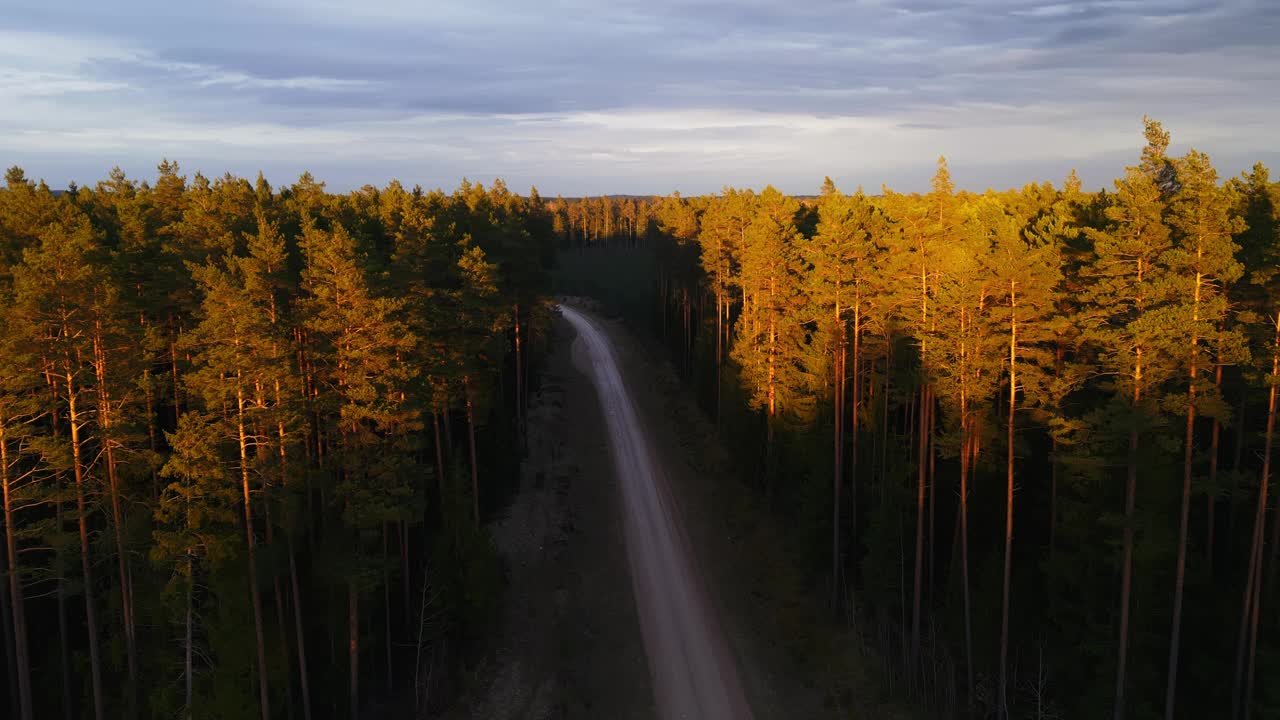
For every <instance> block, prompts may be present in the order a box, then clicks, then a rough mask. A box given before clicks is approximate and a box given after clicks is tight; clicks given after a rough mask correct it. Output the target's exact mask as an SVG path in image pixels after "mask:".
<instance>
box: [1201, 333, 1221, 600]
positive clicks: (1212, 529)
mask: <svg viewBox="0 0 1280 720" xmlns="http://www.w3.org/2000/svg"><path fill="white" fill-rule="evenodd" d="M1213 395H1214V397H1216V398H1218V399H1219V400H1221V399H1222V331H1221V329H1219V331H1218V356H1217V358H1216V362H1215V367H1214V372H1213ZM1221 437H1222V422H1221V421H1220V420H1218V417H1217V415H1215V416H1214V418H1213V429H1212V430H1211V431H1210V435H1209V492H1208V493H1207V494H1206V496H1205V505H1206V507H1205V511H1206V519H1207V523H1208V524H1207V527H1206V528H1205V563H1206V565H1207V571H1208V575H1209V577H1210V579H1212V578H1213V564H1214V555H1215V554H1216V552H1215V542H1214V541H1215V540H1216V539H1217V524H1218V508H1217V500H1218V454H1219V448H1220V447H1221Z"/></svg>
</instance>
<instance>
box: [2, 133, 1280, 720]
mask: <svg viewBox="0 0 1280 720" xmlns="http://www.w3.org/2000/svg"><path fill="white" fill-rule="evenodd" d="M1144 129H1145V141H1146V145H1145V147H1143V148H1142V149H1141V152H1140V153H1135V160H1134V165H1133V166H1132V167H1129V168H1127V169H1126V170H1125V172H1124V175H1123V177H1121V178H1119V179H1117V180H1115V182H1114V184H1113V185H1112V186H1111V187H1109V188H1107V189H1105V190H1102V191H1098V192H1092V191H1086V190H1085V189H1084V188H1083V187H1082V184H1081V182H1080V180H1079V179H1078V178H1077V177H1076V175H1075V173H1072V174H1071V175H1070V176H1069V177H1067V178H1066V180H1065V181H1064V182H1063V183H1062V185H1061V187H1057V186H1055V185H1053V184H1050V183H1033V184H1028V185H1026V186H1024V187H1023V188H1021V189H1017V190H1009V191H986V192H983V193H975V192H969V191H958V190H957V189H956V187H955V184H954V183H953V181H952V179H951V176H950V171H949V169H948V167H947V165H946V163H945V161H943V160H940V161H939V164H938V169H937V173H936V175H935V176H934V178H933V181H932V186H931V190H929V191H928V192H924V193H909V194H907V193H898V192H894V191H893V190H891V189H889V188H883V189H882V190H881V191H880V192H879V193H877V194H868V193H866V192H864V191H863V190H861V189H858V190H857V191H856V192H854V193H853V194H848V193H845V192H842V191H841V190H839V189H837V188H836V186H835V185H834V183H832V182H831V181H830V180H827V182H826V183H825V184H824V185H823V187H822V191H821V194H820V195H817V196H811V197H796V196H789V195H787V194H784V193H782V192H780V191H778V190H776V189H775V188H773V187H766V188H764V189H762V190H759V191H755V190H750V189H734V188H725V189H724V190H723V192H721V193H718V194H714V195H709V196H699V197H683V196H681V195H679V194H672V195H670V196H666V197H618V196H603V195H602V196H598V197H587V198H573V199H564V198H555V199H548V198H542V197H540V196H539V195H538V193H537V191H536V190H532V191H531V192H530V193H529V194H528V195H527V196H522V195H517V194H514V193H512V192H510V191H509V190H508V189H507V188H506V186H505V185H504V184H503V183H502V182H501V181H496V182H494V183H493V184H491V185H490V186H489V187H487V188H486V187H484V186H482V185H479V184H475V183H471V182H467V181H464V182H463V183H462V184H461V185H460V186H459V187H458V188H457V189H456V190H455V191H453V192H452V193H448V194H446V193H444V192H442V191H423V190H422V189H421V188H417V187H415V188H412V189H407V188H405V187H403V186H402V185H401V184H400V183H398V182H395V181H392V182H391V183H389V184H388V185H387V186H385V187H382V188H375V187H368V186H367V187H364V188H361V189H359V190H356V191H353V192H350V193H346V194H337V193H331V192H329V191H327V190H326V188H325V186H324V184H323V183H321V182H319V181H317V180H316V179H315V178H313V177H312V176H311V175H309V174H304V175H303V176H302V177H301V178H299V180H298V181H297V182H296V183H294V184H292V185H289V186H284V187H280V188H273V187H271V186H270V185H269V184H268V183H267V181H266V180H265V179H263V178H262V177H261V175H260V176H259V177H258V178H257V180H256V182H253V181H249V180H246V179H244V178H240V177H236V176H233V175H230V174H228V175H225V176H223V177H220V178H217V179H214V180H210V179H209V178H206V177H204V176H203V175H200V174H195V175H194V176H192V177H190V178H188V177H186V176H184V175H182V174H181V172H180V170H179V167H178V165H177V164H175V163H173V162H169V161H165V162H163V163H161V164H160V166H159V168H158V174H157V176H156V177H155V179H154V181H138V180H135V179H130V178H128V177H126V175H125V174H124V173H123V172H121V171H119V170H115V171H112V172H111V173H110V175H109V177H108V179H106V180H104V181H101V182H98V183H96V184H95V185H93V186H92V187H88V186H86V187H78V186H75V185H72V186H71V187H69V188H68V189H66V190H56V191H55V190H52V189H50V188H49V187H47V186H46V185H45V184H44V183H43V182H36V181H33V180H31V179H28V177H27V176H26V174H25V173H24V172H23V170H21V169H19V168H12V169H10V170H9V171H8V172H7V173H6V176H5V185H4V187H3V188H2V189H0V481H2V482H0V485H2V489H3V508H4V517H3V528H4V540H5V545H4V547H5V552H4V554H3V567H2V568H0V570H2V571H3V579H4V581H5V582H4V588H3V590H4V592H3V593H0V616H2V617H3V623H0V625H2V626H3V643H4V647H5V653H4V657H3V664H4V667H5V675H6V678H5V681H4V682H5V685H4V687H5V688H6V689H7V698H8V700H7V704H6V711H7V712H9V716H10V717H14V718H19V719H21V720H33V719H34V718H54V717H63V718H78V717H93V718H95V719H96V720H104V719H105V718H114V717H126V718H129V717H191V718H226V717H261V718H263V720H271V718H282V717H288V718H300V719H301V720H311V718H313V717H315V718H327V717H356V716H359V715H360V714H362V713H366V714H367V713H368V712H369V711H370V708H374V709H375V710H376V709H381V710H382V712H384V713H387V714H392V715H395V716H415V715H416V716H421V715H424V714H429V713H435V712H438V711H441V710H444V709H445V708H447V707H448V705H449V703H450V699H451V698H452V697H454V696H456V694H457V693H458V692H459V688H460V685H462V684H463V683H464V682H465V677H464V675H465V668H466V667H467V666H468V665H469V664H473V663H474V662H475V660H476V658H475V654H476V653H477V652H480V650H479V648H480V647H481V646H482V645H483V643H482V638H483V637H484V636H485V634H486V633H488V632H490V631H491V630H490V627H491V625H492V620H493V617H494V614H495V608H496V607H497V606H498V604H499V603H500V602H501V595H502V585H503V574H502V568H501V560H500V558H498V557H497V556H496V555H495V552H494V550H493V548H492V546H491V543H490V542H489V540H488V538H487V537H486V532H485V528H484V525H485V523H486V521H487V520H488V519H489V518H490V517H491V516H492V515H493V514H494V513H496V512H499V511H500V510H501V507H502V505H503V503H504V501H505V498H506V496H507V494H508V493H509V492H510V489H511V483H512V482H513V478H514V477H515V476H516V474H517V468H518V465H519V463H520V460H521V456H522V428H523V423H524V418H525V411H526V408H527V398H528V397H529V396H530V387H531V386H532V385H534V384H536V383H537V377H538V361H539V357H540V355H541V353H542V351H543V349H544V348H545V346H546V343H547V342H548V337H549V332H548V328H549V326H550V323H551V322H553V315H554V308H553V304H552V302H551V300H550V298H551V297H552V295H553V293H557V292H559V293H575V294H585V295H593V296H595V297H596V298H598V299H599V300H601V301H603V302H604V303H606V305H607V306H609V307H611V308H613V309H614V310H616V311H617V312H618V313H619V314H620V315H621V316H622V317H623V318H624V320H625V321H626V322H628V323H629V324H630V325H631V326H632V328H633V329H634V330H635V331H636V332H638V333H643V334H644V336H645V337H647V338H648V339H649V342H651V343H652V344H653V346H654V347H657V348H660V349H661V350H662V351H663V352H665V353H666V354H667V356H668V357H669V359H670V361H671V364H672V366H673V367H674V368H675V369H676V370H677V372H678V373H679V375H680V377H681V378H682V380H683V382H684V384H685V387H686V388H687V390H688V392H690V393H692V394H694V395H695V396H696V397H697V399H698V401H699V403H700V404H701V406H702V407H703V409H704V410H705V412H706V414H707V415H708V416H709V417H710V418H712V419H713V420H714V422H715V425H716V427H717V430H718V435H719V440H720V442H721V443H723V444H724V445H725V446H726V447H728V448H729V449H730V451H731V452H732V454H733V456H734V457H735V458H736V459H737V462H736V464H737V474H738V475H739V476H740V480H741V490H742V492H743V493H744V494H749V495H750V496H752V497H756V498H758V499H759V500H760V501H761V502H762V503H764V504H766V505H767V507H768V508H769V509H770V512H772V513H774V514H776V515H777V516H778V517H779V518H781V519H782V520H783V521H784V522H785V523H786V527H788V528H789V529H790V530H789V532H790V533H791V537H790V540H791V541H792V545H793V549H794V553H793V556H794V560H795V563H796V565H797V566H798V567H799V568H800V569H801V570H802V571H803V576H804V578H805V582H806V583H807V585H808V588H809V591H810V592H812V593H814V594H819V595H821V596H822V597H823V599H824V603H825V604H826V605H827V606H829V608H830V613H829V615H828V616H826V617H822V618H813V622H814V623H815V624H818V625H819V626H822V625H827V626H832V625H839V626H841V627H847V628H852V629H853V630H854V632H855V633H856V637H857V638H858V639H859V642H860V643H862V644H864V645H865V646H866V648H867V652H870V653H872V654H874V655H875V656H876V657H877V658H878V660H879V662H880V665H881V666H882V668H883V678H882V683H881V684H882V685H883V691H884V692H885V693H886V694H888V695H893V696H897V697H903V698H907V699H909V700H910V701H911V702H913V703H914V704H915V705H916V706H918V707H919V708H920V709H921V712H922V713H924V714H927V715H928V716H937V717H947V718H952V717H955V718H979V717H994V718H1038V719H1048V718H1086V717H1087V718H1092V717H1106V716H1111V717H1114V718H1117V720H1119V719H1120V718H1136V719H1141V718H1155V717H1164V718H1166V720H1172V718H1175V717H1221V716H1225V715H1226V714H1227V713H1228V712H1229V713H1230V716H1231V717H1232V718H1233V719H1234V718H1262V717H1275V716H1277V714H1278V713H1280V685H1277V684H1276V683H1274V682H1269V679H1271V678H1275V677H1277V676H1278V673H1280V613H1277V612H1276V609H1275V608H1276V607H1278V606H1277V605H1276V604H1275V602H1274V597H1275V592H1276V590H1277V581H1280V507H1277V504H1276V503H1275V501H1274V497H1273V495H1274V491H1272V490H1271V489H1270V486H1269V485H1270V483H1269V480H1270V476H1271V474H1272V472H1271V463H1272V454H1273V445H1274V435H1275V431H1276V427H1275V425H1276V411H1277V391H1278V388H1280V272H1278V269H1280V183H1276V182H1273V181H1272V180H1271V179H1270V178H1269V176H1268V172H1267V170H1266V168H1265V167H1263V166H1262V165H1261V164H1259V165H1256V166H1255V167H1254V168H1253V170H1252V171H1250V172H1247V173H1245V174H1243V175H1241V176H1239V177H1231V178H1225V179H1224V178H1220V177H1219V176H1218V174H1217V171H1216V170H1215V169H1214V167H1213V165H1212V163H1211V161H1210V158H1209V156H1208V155H1206V154H1204V153H1202V152H1200V151H1197V150H1190V151H1188V152H1187V153H1185V154H1184V155H1181V156H1172V155H1170V154H1169V146H1170V135H1169V133H1168V132H1167V131H1166V130H1165V129H1164V128H1163V127H1162V126H1161V125H1160V123H1158V122H1156V121H1154V120H1146V121H1145V128H1144ZM1137 145H1138V143H1135V146H1137Z"/></svg>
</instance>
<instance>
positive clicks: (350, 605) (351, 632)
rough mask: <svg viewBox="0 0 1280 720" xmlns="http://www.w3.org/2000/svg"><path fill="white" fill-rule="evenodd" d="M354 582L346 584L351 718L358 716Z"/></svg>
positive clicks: (358, 642)
mask: <svg viewBox="0 0 1280 720" xmlns="http://www.w3.org/2000/svg"><path fill="white" fill-rule="evenodd" d="M358 602H359V595H358V594H357V593H356V586H355V583H348V584H347V632H348V644H347V653H348V654H347V662H348V663H349V664H350V668H351V720H357V719H358V718H359V717H360V614H359V612H358V605H357V604H358Z"/></svg>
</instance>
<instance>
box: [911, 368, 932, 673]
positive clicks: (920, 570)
mask: <svg viewBox="0 0 1280 720" xmlns="http://www.w3.org/2000/svg"><path fill="white" fill-rule="evenodd" d="M917 410H918V411H919V417H920V436H919V445H917V446H916V448H917V454H916V561H915V581H914V584H913V586H912V587H913V588H914V590H913V593H912V598H911V666H912V672H913V673H914V672H916V671H917V670H918V669H919V663H920V600H921V597H920V596H921V592H922V591H923V589H924V525H925V517H924V508H925V484H926V481H927V480H928V470H929V465H928V457H927V455H928V449H927V448H926V447H925V446H926V444H927V443H928V424H929V386H928V385H922V386H921V387H920V403H919V407H918V408H917Z"/></svg>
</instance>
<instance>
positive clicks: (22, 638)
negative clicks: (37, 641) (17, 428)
mask: <svg viewBox="0 0 1280 720" xmlns="http://www.w3.org/2000/svg"><path fill="white" fill-rule="evenodd" d="M5 429H6V428H5V423H4V418H0V485H3V488H4V541H5V554H6V556H7V558H8V566H9V567H8V577H7V580H8V585H9V610H10V612H11V613H12V618H5V622H8V620H10V619H12V620H13V649H14V658H13V659H14V665H15V669H16V671H17V676H18V706H19V716H20V717H21V718H22V720H32V717H33V713H34V712H35V711H34V709H33V706H32V702H33V699H32V696H31V656H30V649H29V646H28V644H27V615H26V603H25V601H24V599H23V595H22V576H21V574H20V573H19V572H18V569H19V565H18V544H17V543H18V540H17V538H16V537H15V536H14V521H13V488H12V487H11V485H12V483H13V480H14V479H13V476H12V474H11V473H10V472H9V438H8V436H7V435H6V434H5Z"/></svg>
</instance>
